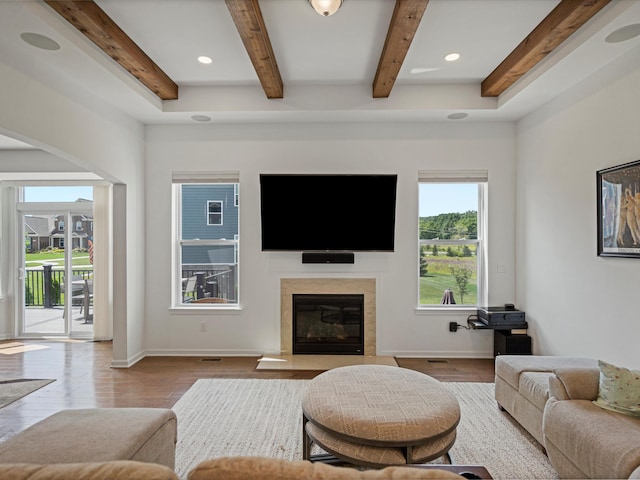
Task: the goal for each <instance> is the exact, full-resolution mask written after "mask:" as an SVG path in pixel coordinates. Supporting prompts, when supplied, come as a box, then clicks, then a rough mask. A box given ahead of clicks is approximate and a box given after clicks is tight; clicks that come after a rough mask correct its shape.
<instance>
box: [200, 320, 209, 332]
mask: <svg viewBox="0 0 640 480" xmlns="http://www.w3.org/2000/svg"><path fill="white" fill-rule="evenodd" d="M200 331H201V332H206V331H207V323H206V322H200Z"/></svg>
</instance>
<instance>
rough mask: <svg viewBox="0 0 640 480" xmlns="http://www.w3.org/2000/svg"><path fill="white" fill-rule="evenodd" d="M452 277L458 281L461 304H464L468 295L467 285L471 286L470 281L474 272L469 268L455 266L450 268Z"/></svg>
mask: <svg viewBox="0 0 640 480" xmlns="http://www.w3.org/2000/svg"><path fill="white" fill-rule="evenodd" d="M450 270H451V275H453V278H455V280H456V285H457V286H458V292H459V293H460V303H462V304H464V294H465V293H467V285H468V284H469V279H470V278H471V275H472V274H473V272H472V271H471V269H470V268H468V267H463V266H460V265H455V266H453V267H451V268H450Z"/></svg>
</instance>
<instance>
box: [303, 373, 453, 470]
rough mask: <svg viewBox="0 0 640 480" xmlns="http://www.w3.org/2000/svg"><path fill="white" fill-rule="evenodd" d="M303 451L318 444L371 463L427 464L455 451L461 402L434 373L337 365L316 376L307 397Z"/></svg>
mask: <svg viewBox="0 0 640 480" xmlns="http://www.w3.org/2000/svg"><path fill="white" fill-rule="evenodd" d="M302 412H303V424H304V428H303V430H304V432H303V455H304V459H305V460H309V459H312V458H311V445H312V443H316V444H317V445H318V446H319V447H321V448H322V449H323V450H325V451H326V452H328V453H330V454H331V455H333V456H335V457H336V458H338V459H340V460H343V461H346V462H348V463H352V464H355V465H361V466H366V467H384V466H389V465H405V464H411V463H425V462H428V461H430V460H433V459H436V458H438V457H441V456H443V455H445V454H447V452H448V451H449V449H450V448H451V447H452V446H453V444H454V442H455V439H456V427H457V425H458V423H459V421H460V405H459V404H458V400H457V399H456V397H455V395H453V393H451V392H450V391H449V390H448V389H447V388H446V387H445V386H444V385H442V384H441V383H440V382H439V381H437V380H435V379H434V378H432V377H430V376H428V375H425V374H423V373H420V372H416V371H414V370H409V369H406V368H400V367H391V366H386V365H356V366H349V367H341V368H335V369H333V370H329V371H327V372H324V373H322V374H320V375H318V376H317V377H315V378H314V379H313V380H312V381H311V382H310V384H309V387H308V388H307V390H306V392H305V394H304V396H303V399H302Z"/></svg>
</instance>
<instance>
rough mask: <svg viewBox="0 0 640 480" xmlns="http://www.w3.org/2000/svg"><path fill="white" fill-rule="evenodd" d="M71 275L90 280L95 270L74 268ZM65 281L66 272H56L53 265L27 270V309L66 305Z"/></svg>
mask: <svg viewBox="0 0 640 480" xmlns="http://www.w3.org/2000/svg"><path fill="white" fill-rule="evenodd" d="M71 274H72V276H73V278H74V279H80V280H84V279H90V278H92V277H93V268H87V267H83V268H73V269H72V271H71ZM64 280H65V272H64V270H63V269H56V270H54V269H53V268H52V266H51V265H45V266H43V267H42V268H37V269H29V270H27V271H26V275H25V305H26V306H27V307H44V308H53V307H55V306H56V305H62V304H64V294H65V287H64V284H65V281H64Z"/></svg>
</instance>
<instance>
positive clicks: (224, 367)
mask: <svg viewBox="0 0 640 480" xmlns="http://www.w3.org/2000/svg"><path fill="white" fill-rule="evenodd" d="M257 360H258V358H257V357H147V358H144V359H143V360H141V361H140V362H138V363H136V364H135V365H134V366H132V367H130V368H111V367H110V364H111V342H78V341H73V340H67V341H65V340H48V341H22V340H8V341H2V342H0V379H8V378H34V379H35V378H42V379H55V382H52V383H50V384H49V385H47V386H45V387H43V388H41V389H40V390H37V391H35V392H33V393H31V394H29V395H27V396H25V397H23V398H21V399H20V400H18V401H16V402H14V403H12V404H10V405H7V406H6V407H4V408H0V441H2V440H5V439H7V438H9V437H11V436H13V435H15V434H16V433H18V432H20V431H22V430H24V429H25V428H26V427H28V426H29V425H32V424H33V423H36V422H37V421H39V420H42V419H43V418H46V417H48V416H49V415H51V414H53V413H55V412H57V411H60V410H63V409H66V408H95V407H165V408H170V407H172V406H173V405H174V404H175V403H176V401H178V399H180V397H181V396H182V395H183V394H184V393H185V392H186V391H187V390H188V389H189V388H190V387H191V385H193V383H194V382H195V381H196V380H197V379H199V378H225V377H227V378H289V379H310V378H313V377H315V376H316V375H318V374H319V373H321V372H320V371H309V370H295V371H293V370H292V371H273V370H256V366H257ZM397 362H398V365H400V366H401V367H405V368H410V369H412V370H417V371H420V372H423V373H426V374H428V375H431V376H432V377H434V378H437V379H438V380H441V381H446V382H493V376H494V361H493V359H446V360H445V359H433V360H427V359H424V358H397Z"/></svg>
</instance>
